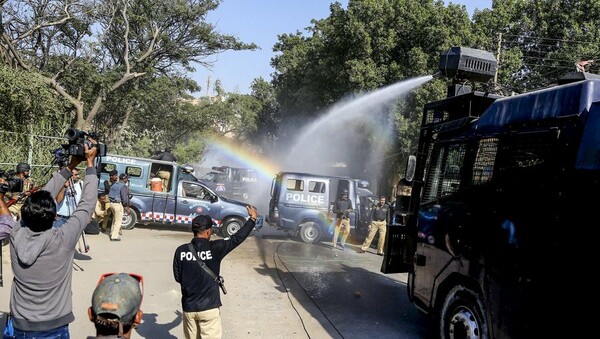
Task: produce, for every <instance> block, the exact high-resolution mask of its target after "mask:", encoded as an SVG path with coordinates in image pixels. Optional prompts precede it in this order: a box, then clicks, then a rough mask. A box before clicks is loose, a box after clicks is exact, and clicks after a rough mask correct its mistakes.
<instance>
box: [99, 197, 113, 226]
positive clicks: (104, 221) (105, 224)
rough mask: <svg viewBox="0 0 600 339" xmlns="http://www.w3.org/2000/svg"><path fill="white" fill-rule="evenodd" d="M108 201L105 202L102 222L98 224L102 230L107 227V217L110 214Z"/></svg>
mask: <svg viewBox="0 0 600 339" xmlns="http://www.w3.org/2000/svg"><path fill="white" fill-rule="evenodd" d="M110 205H111V203H110V202H107V203H106V205H105V206H106V213H105V214H104V217H103V218H102V224H101V225H100V228H102V230H105V229H106V228H107V227H108V218H109V216H110V214H111V213H112V210H111V209H110Z"/></svg>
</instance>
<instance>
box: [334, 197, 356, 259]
mask: <svg viewBox="0 0 600 339" xmlns="http://www.w3.org/2000/svg"><path fill="white" fill-rule="evenodd" d="M352 211H353V209H352V200H350V199H348V190H343V191H342V194H341V196H340V199H339V200H337V201H336V202H335V203H334V204H333V213H335V216H336V218H337V219H336V223H335V229H334V231H333V240H332V243H331V248H332V249H334V248H336V243H337V240H338V236H339V235H340V234H341V236H342V241H341V243H339V248H340V249H341V250H342V251H344V250H345V249H346V239H348V236H349V235H350V212H352Z"/></svg>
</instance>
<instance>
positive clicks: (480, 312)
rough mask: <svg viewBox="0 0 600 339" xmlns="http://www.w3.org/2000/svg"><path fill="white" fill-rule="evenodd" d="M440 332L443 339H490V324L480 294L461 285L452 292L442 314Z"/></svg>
mask: <svg viewBox="0 0 600 339" xmlns="http://www.w3.org/2000/svg"><path fill="white" fill-rule="evenodd" d="M439 332H440V338H442V339H445V338H451V339H459V338H471V339H473V338H478V339H488V338H489V330H488V322H487V317H486V316H485V308H484V306H483V301H482V300H481V297H480V296H479V294H478V293H476V292H475V291H473V290H471V289H469V288H467V287H465V286H460V285H459V286H456V287H454V288H453V289H452V290H450V293H448V296H446V300H445V301H444V305H443V306H442V310H441V312H440V316H439Z"/></svg>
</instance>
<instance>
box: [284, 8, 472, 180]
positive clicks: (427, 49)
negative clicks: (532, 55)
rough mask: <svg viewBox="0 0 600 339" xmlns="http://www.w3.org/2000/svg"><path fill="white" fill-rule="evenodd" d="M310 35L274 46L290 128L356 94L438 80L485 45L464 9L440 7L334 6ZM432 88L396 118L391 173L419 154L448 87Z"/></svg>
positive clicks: (414, 98)
mask: <svg viewBox="0 0 600 339" xmlns="http://www.w3.org/2000/svg"><path fill="white" fill-rule="evenodd" d="M307 33H308V34H307V35H306V36H305V35H303V34H302V33H300V32H296V33H295V34H282V35H280V36H279V41H278V43H276V44H275V46H274V50H275V51H276V52H281V54H279V55H277V56H276V57H275V58H273V59H272V65H273V67H274V68H275V73H274V78H273V85H274V88H275V93H276V97H277V101H278V102H279V104H280V105H281V108H280V119H281V121H282V123H285V122H286V121H288V120H290V118H292V117H298V116H309V117H310V116H315V115H318V114H319V112H322V111H323V110H324V109H325V108H327V107H329V106H330V105H332V104H333V103H335V102H336V101H338V100H340V99H341V98H343V97H345V96H348V95H352V94H354V93H364V92H367V91H372V90H375V89H377V88H380V87H383V86H385V85H390V84H393V83H396V82H398V81H402V80H405V79H409V78H413V77H417V76H423V75H428V74H433V73H435V72H436V71H437V68H438V65H439V55H440V54H441V53H442V52H443V51H446V50H447V49H448V48H449V47H450V46H454V45H467V46H470V45H472V44H475V43H476V42H478V41H482V40H483V39H482V38H481V37H479V35H478V34H477V33H474V32H473V30H472V23H471V21H470V19H469V16H468V14H467V12H466V9H465V8H464V6H458V5H449V6H447V7H445V6H444V3H443V2H442V1H433V0H431V1H427V0H422V1H414V0H388V1H373V0H350V1H349V3H348V8H347V9H343V8H342V6H341V5H340V4H339V3H334V4H332V5H331V7H330V15H329V17H327V18H325V19H322V20H313V21H312V26H311V27H309V28H308V30H307ZM436 83H437V82H436ZM425 88H427V89H434V90H430V91H428V90H427V89H425ZM425 88H424V89H423V90H419V91H417V92H416V94H413V95H409V96H408V97H406V98H405V99H404V100H403V102H400V105H399V106H398V107H397V109H396V110H395V111H394V115H395V119H394V121H395V123H396V125H397V126H396V130H397V134H396V135H397V140H396V142H395V145H396V149H394V150H390V152H391V153H393V154H394V155H393V156H391V157H390V159H392V163H391V164H390V165H392V166H394V167H396V168H398V166H399V165H398V163H397V162H399V161H401V160H402V159H405V158H406V156H407V154H408V152H411V151H412V152H414V150H415V148H416V141H417V138H418V130H419V129H418V127H419V125H420V122H421V120H420V117H421V112H422V107H423V104H425V102H426V101H425V100H428V101H429V100H432V99H440V98H442V97H443V94H444V91H443V90H439V89H440V88H444V85H443V84H442V83H441V81H440V82H439V84H437V85H427V86H426V87H425ZM434 95H435V96H437V97H435V96H434ZM274 120H277V119H274ZM368 138H369V137H368V136H367V139H368ZM360 165H363V166H368V164H360Z"/></svg>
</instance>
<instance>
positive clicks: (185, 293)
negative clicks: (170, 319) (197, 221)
mask: <svg viewBox="0 0 600 339" xmlns="http://www.w3.org/2000/svg"><path fill="white" fill-rule="evenodd" d="M254 226H255V223H254V221H252V220H251V219H248V221H246V223H245V224H244V226H242V228H241V229H240V230H239V231H238V232H237V233H236V234H234V235H232V236H231V237H229V238H228V239H219V240H212V241H209V240H208V239H204V238H196V237H194V238H193V239H192V244H193V245H194V247H195V248H196V250H197V256H198V258H200V260H202V261H204V263H206V265H207V266H208V268H210V269H211V270H212V271H213V272H214V273H215V274H216V275H217V276H219V275H220V270H221V260H223V258H224V257H225V256H226V255H227V253H229V252H231V251H232V250H233V249H234V248H236V247H237V246H238V245H239V244H241V243H242V242H243V241H244V240H245V239H246V238H247V237H248V235H249V234H250V232H252V229H253V228H254ZM173 275H174V277H175V281H177V282H178V283H179V284H180V285H181V295H182V297H181V305H182V306H183V311H184V312H200V311H206V310H210V309H213V308H218V307H221V295H220V289H219V285H218V284H217V283H216V282H215V281H214V279H213V278H212V277H211V276H209V275H208V273H206V272H205V271H204V269H203V268H202V267H200V265H198V263H197V262H196V260H195V259H194V257H193V256H192V253H191V252H190V249H189V247H188V243H185V244H183V245H181V246H179V247H178V248H177V250H175V256H174V257H173Z"/></svg>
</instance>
